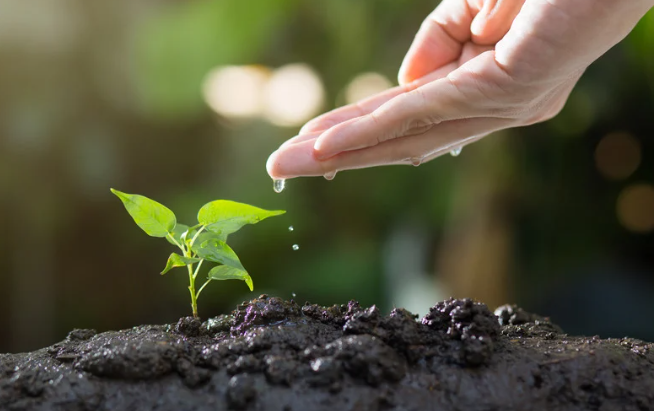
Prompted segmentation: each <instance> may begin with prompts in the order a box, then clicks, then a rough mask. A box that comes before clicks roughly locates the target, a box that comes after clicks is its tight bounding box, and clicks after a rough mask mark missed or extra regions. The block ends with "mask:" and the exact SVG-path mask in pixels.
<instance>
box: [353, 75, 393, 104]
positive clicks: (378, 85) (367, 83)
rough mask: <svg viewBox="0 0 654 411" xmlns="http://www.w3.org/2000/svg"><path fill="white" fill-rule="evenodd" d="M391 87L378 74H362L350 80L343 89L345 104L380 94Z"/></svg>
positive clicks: (386, 80)
mask: <svg viewBox="0 0 654 411" xmlns="http://www.w3.org/2000/svg"><path fill="white" fill-rule="evenodd" d="M392 86H393V84H392V83H391V82H390V80H389V79H388V78H386V77H385V76H383V75H382V74H379V73H362V74H359V75H358V76H356V77H355V78H353V79H352V81H351V82H350V84H348V86H347V88H346V89H345V100H346V102H347V104H352V103H356V102H357V101H360V100H363V99H364V98H367V97H370V96H372V95H375V94H377V93H380V92H382V91H384V90H386V89H389V88H391V87H392Z"/></svg>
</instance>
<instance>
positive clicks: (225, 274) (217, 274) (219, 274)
mask: <svg viewBox="0 0 654 411" xmlns="http://www.w3.org/2000/svg"><path fill="white" fill-rule="evenodd" d="M209 278H210V279H212V280H243V281H245V283H246V284H247V285H248V287H249V288H250V291H253V290H254V284H253V283H252V277H250V274H248V273H247V271H245V270H239V269H238V268H234V267H230V266H227V265H219V266H216V267H214V268H212V269H211V271H209Z"/></svg>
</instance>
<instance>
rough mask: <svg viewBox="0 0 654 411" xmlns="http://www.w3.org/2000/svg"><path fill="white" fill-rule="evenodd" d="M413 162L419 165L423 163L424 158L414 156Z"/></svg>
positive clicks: (416, 165)
mask: <svg viewBox="0 0 654 411" xmlns="http://www.w3.org/2000/svg"><path fill="white" fill-rule="evenodd" d="M411 164H413V165H414V166H415V167H418V166H419V165H420V164H422V158H420V157H413V158H412V159H411Z"/></svg>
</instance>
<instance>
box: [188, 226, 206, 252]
mask: <svg viewBox="0 0 654 411" xmlns="http://www.w3.org/2000/svg"><path fill="white" fill-rule="evenodd" d="M205 228H206V226H205V225H203V226H202V228H200V229H199V230H198V232H197V233H195V235H194V236H193V239H192V240H191V243H190V244H189V248H191V247H193V244H195V240H197V239H198V236H199V235H200V233H201V232H202V231H203V230H204V229H205Z"/></svg>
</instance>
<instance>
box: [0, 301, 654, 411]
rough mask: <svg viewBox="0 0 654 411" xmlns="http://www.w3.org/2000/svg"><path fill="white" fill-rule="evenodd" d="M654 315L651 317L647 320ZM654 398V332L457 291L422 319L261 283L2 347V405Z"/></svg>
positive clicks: (410, 406)
mask: <svg viewBox="0 0 654 411" xmlns="http://www.w3.org/2000/svg"><path fill="white" fill-rule="evenodd" d="M643 320H644V319H643ZM223 409H235V410H279V411H291V410H318V411H320V410H339V411H347V410H398V411H399V410H407V411H408V410H416V411H417V410H420V411H423V410H544V409H551V410H603V411H606V410H640V411H642V410H654V344H651V343H646V342H643V341H639V340H633V339H629V338H624V339H600V338H598V337H570V336H568V335H566V334H564V333H563V332H562V331H561V330H560V329H559V328H558V327H557V326H556V325H554V324H552V323H551V322H550V321H549V320H548V319H547V318H543V317H539V316H537V315H533V314H529V313H526V312H524V311H523V310H521V309H520V308H518V307H515V306H504V307H500V308H498V309H497V310H496V311H495V313H492V312H491V311H489V310H488V308H487V307H486V306H485V305H483V304H479V303H476V302H473V301H472V300H453V299H450V300H447V301H443V302H440V303H438V304H436V305H435V306H434V307H432V308H431V310H430V312H429V314H427V315H426V316H425V317H424V318H422V319H418V318H417V316H414V315H413V314H411V313H410V312H408V311H406V310H403V309H395V310H393V311H392V312H391V313H390V314H388V315H383V314H382V313H380V311H379V310H378V309H377V308H376V307H375V306H373V307H369V308H366V307H360V306H359V304H358V303H357V302H354V301H351V302H349V303H348V304H344V305H335V306H332V307H320V306H316V305H310V304H305V305H303V306H300V305H298V304H297V303H295V302H293V301H284V300H282V299H279V298H274V297H267V296H261V297H259V298H258V299H255V300H252V301H250V302H244V303H242V304H241V305H239V306H238V307H237V308H236V310H234V311H233V312H232V313H231V314H230V315H224V316H220V317H217V318H212V319H209V320H207V321H205V322H200V321H199V320H194V319H193V318H182V319H180V321H179V322H178V323H177V324H172V325H161V326H159V325H152V326H141V327H135V328H133V329H130V330H123V331H115V332H114V331H112V332H105V333H102V334H97V333H96V332H95V331H93V330H74V331H72V332H71V333H70V334H69V335H68V337H67V338H66V339H65V340H64V341H62V342H60V343H57V344H55V345H53V346H51V347H48V348H44V349H42V350H38V351H35V352H32V353H25V354H4V355H0V410H15V411H19V410H21V411H22V410H30V411H31V410H37V411H39V410H55V411H57V410H66V411H76V410H79V411H82V410H83V411H91V410H120V411H129V410H138V411H142V410H163V411H166V410H171V411H172V410H175V411H178V410H212V411H213V410H223Z"/></svg>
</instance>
